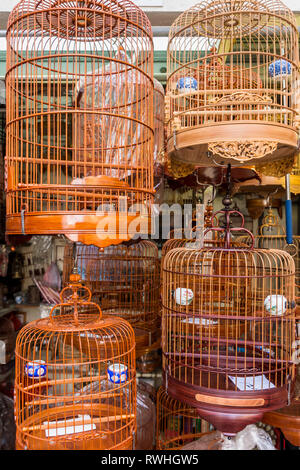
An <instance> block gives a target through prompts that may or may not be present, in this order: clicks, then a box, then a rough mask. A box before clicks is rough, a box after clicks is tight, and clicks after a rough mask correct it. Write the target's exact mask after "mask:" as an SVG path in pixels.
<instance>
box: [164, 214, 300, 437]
mask: <svg viewBox="0 0 300 470" xmlns="http://www.w3.org/2000/svg"><path fill="white" fill-rule="evenodd" d="M235 212H236V211H234V210H229V209H228V208H227V209H225V210H223V211H221V214H223V217H225V222H226V225H225V227H213V228H212V229H207V233H208V231H217V232H218V233H219V236H220V237H223V238H224V244H223V246H221V247H209V246H205V245H204V246H203V247H202V248H200V249H192V248H176V249H172V250H171V251H169V252H168V253H167V254H166V256H165V259H164V264H163V269H162V273H163V281H162V284H163V291H162V302H163V318H162V349H163V368H164V381H165V386H166V388H167V390H168V394H169V395H171V396H172V397H173V398H176V399H179V400H184V401H185V402H186V403H188V404H189V405H190V406H193V407H195V408H197V409H198V412H199V414H200V416H201V417H203V418H204V419H206V420H207V421H209V422H210V423H212V424H213V425H214V427H216V428H217V429H218V430H220V431H222V432H224V433H226V434H233V433H236V432H238V431H240V430H241V429H243V428H244V427H245V426H246V425H247V424H249V423H254V422H257V421H259V420H260V419H261V417H262V415H263V413H264V412H265V411H267V410H270V409H277V408H280V407H281V406H284V405H286V404H287V402H288V401H289V399H290V397H291V394H292V391H293V379H294V374H295V367H294V364H293V347H294V345H295V344H294V341H295V307H296V303H295V265H294V261H293V258H292V257H291V255H290V254H288V253H286V252H285V251H280V250H263V249H255V248H253V244H254V240H253V237H252V245H251V246H248V247H247V246H246V247H239V246H237V247H236V246H234V245H232V244H231V241H230V239H231V234H232V233H238V232H240V233H241V228H238V227H237V228H234V227H233V228H232V227H230V218H231V215H234V213H235ZM239 215H241V214H240V213H239ZM242 225H243V219H242ZM242 230H243V231H245V232H246V233H247V234H248V235H249V232H248V231H247V230H246V229H242Z"/></svg>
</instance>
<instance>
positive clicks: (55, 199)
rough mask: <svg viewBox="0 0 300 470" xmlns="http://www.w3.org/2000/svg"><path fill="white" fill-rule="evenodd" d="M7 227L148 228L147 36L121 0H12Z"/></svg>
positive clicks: (86, 232)
mask: <svg viewBox="0 0 300 470" xmlns="http://www.w3.org/2000/svg"><path fill="white" fill-rule="evenodd" d="M7 41H8V48H7V73H6V91H7V103H8V104H7V141H6V142H7V145H6V148H7V154H6V174H7V184H6V186H7V224H6V230H7V233H8V234H20V233H23V234H24V233H25V234H57V233H62V234H65V235H66V236H68V237H69V238H70V239H71V240H73V241H81V242H83V243H88V244H92V243H93V244H94V245H98V246H107V245H111V244H118V243H121V242H122V241H124V240H128V239H130V238H131V236H132V235H130V233H129V232H128V230H127V229H128V226H129V225H130V223H131V222H133V221H135V222H139V223H140V226H141V232H142V233H148V230H149V227H148V224H149V219H150V205H151V202H152V200H153V41H152V30H151V25H150V22H149V20H148V18H147V16H146V14H145V13H144V12H143V11H142V10H141V9H140V8H138V7H137V6H135V4H134V3H132V2H131V1H130V0H120V1H116V0H78V1H73V0H59V1H57V0H21V1H20V2H19V3H18V4H17V5H16V7H15V8H14V9H13V10H12V12H11V14H10V16H9V20H8V27H7Z"/></svg>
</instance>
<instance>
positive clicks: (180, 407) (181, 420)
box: [156, 387, 210, 450]
mask: <svg viewBox="0 0 300 470" xmlns="http://www.w3.org/2000/svg"><path fill="white" fill-rule="evenodd" d="M156 406H157V408H156V412H157V418H156V448H157V449H159V450H177V449H180V448H181V447H182V446H184V445H185V444H188V443H189V442H192V441H195V440H197V439H199V438H200V437H202V436H203V434H204V433H207V432H209V431H210V425H209V424H208V423H207V422H206V421H204V420H201V419H200V418H199V415H198V412H197V410H196V409H195V408H191V407H190V406H188V405H187V404H186V403H183V402H182V401H178V400H176V399H174V398H172V397H170V396H169V395H168V394H167V391H166V390H165V388H164V387H160V388H159V390H158V392H157V405H156Z"/></svg>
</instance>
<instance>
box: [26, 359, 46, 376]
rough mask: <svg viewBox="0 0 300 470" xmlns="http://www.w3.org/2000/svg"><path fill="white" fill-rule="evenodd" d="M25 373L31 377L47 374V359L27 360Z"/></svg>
mask: <svg viewBox="0 0 300 470" xmlns="http://www.w3.org/2000/svg"><path fill="white" fill-rule="evenodd" d="M25 373H26V375H27V376H28V377H30V378H31V379H40V378H42V377H45V375H46V374H47V366H46V363H45V361H32V362H27V364H26V365H25Z"/></svg>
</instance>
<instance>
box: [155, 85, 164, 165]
mask: <svg viewBox="0 0 300 470" xmlns="http://www.w3.org/2000/svg"><path fill="white" fill-rule="evenodd" d="M164 111H165V90H164V87H163V86H162V84H161V83H160V82H159V81H158V80H157V79H156V78H154V92H153V113H154V123H153V125H154V174H155V173H157V172H159V173H160V171H162V172H163V155H162V154H163V152H164V147H165V136H164V122H165V114H164ZM156 167H158V168H156Z"/></svg>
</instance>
